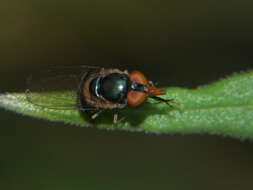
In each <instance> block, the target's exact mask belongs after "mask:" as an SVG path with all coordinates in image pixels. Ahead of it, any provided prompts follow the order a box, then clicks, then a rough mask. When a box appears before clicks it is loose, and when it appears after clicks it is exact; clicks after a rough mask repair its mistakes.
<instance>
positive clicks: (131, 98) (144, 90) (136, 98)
mask: <svg viewBox="0 0 253 190" xmlns="http://www.w3.org/2000/svg"><path fill="white" fill-rule="evenodd" d="M130 81H131V83H132V84H131V90H130V91H129V92H128V95H127V102H128V104H129V106H130V107H137V106H140V105H141V104H142V103H144V102H145V100H146V99H147V98H153V99H157V98H158V97H156V96H158V95H164V94H166V92H165V90H164V89H161V88H156V87H155V86H154V85H153V84H152V83H151V82H149V81H148V80H147V78H146V77H145V76H144V75H143V74H142V73H141V72H139V71H133V72H132V73H131V74H130ZM158 99H159V100H158V101H161V100H163V99H161V98H158ZM164 101H165V100H164Z"/></svg>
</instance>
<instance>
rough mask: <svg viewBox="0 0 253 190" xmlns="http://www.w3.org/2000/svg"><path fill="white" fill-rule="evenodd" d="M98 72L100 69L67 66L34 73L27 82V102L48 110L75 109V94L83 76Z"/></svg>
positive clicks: (77, 106) (76, 106) (76, 98)
mask: <svg viewBox="0 0 253 190" xmlns="http://www.w3.org/2000/svg"><path fill="white" fill-rule="evenodd" d="M99 70H100V67H92V66H73V67H72V66H69V67H53V68H50V69H48V70H45V71H40V72H34V73H33V74H32V76H30V77H29V78H28V80H27V90H26V98H27V101H29V102H30V103H32V104H34V105H36V106H40V107H45V108H49V109H60V110H66V109H77V108H79V105H78V95H77V92H78V89H79V85H80V82H81V80H82V78H83V76H85V75H86V74H87V73H88V72H98V71H99Z"/></svg>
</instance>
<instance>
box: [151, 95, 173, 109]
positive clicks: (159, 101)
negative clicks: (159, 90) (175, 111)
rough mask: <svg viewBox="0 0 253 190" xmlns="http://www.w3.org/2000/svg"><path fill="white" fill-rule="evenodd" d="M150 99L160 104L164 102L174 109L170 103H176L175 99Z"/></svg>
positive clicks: (154, 97)
mask: <svg viewBox="0 0 253 190" xmlns="http://www.w3.org/2000/svg"><path fill="white" fill-rule="evenodd" d="M150 98H152V99H154V100H156V101H157V102H158V103H162V102H164V103H166V104H167V105H168V106H170V107H172V105H171V104H170V103H171V102H173V101H174V99H163V98H160V97H158V96H153V97H150Z"/></svg>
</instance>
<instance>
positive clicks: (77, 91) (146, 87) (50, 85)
mask: <svg viewBox="0 0 253 190" xmlns="http://www.w3.org/2000/svg"><path fill="white" fill-rule="evenodd" d="M164 94H166V93H165V90H163V89H160V88H156V87H155V86H154V84H153V83H152V82H151V81H148V80H147V78H146V77H145V76H144V74H142V73H141V72H139V71H133V72H131V73H128V71H126V70H125V71H122V70H119V69H105V68H101V67H92V66H80V67H61V68H57V67H56V68H55V69H50V70H48V71H46V72H45V73H43V72H42V73H40V74H37V75H36V77H35V78H34V77H30V78H29V79H28V88H27V90H26V97H27V100H28V101H29V102H30V103H32V104H34V105H36V106H41V107H45V108H48V109H60V110H65V109H79V110H80V111H81V112H85V113H86V114H88V115H90V117H91V118H92V119H95V118H97V117H98V116H99V114H101V113H102V112H103V111H105V110H112V111H113V112H114V117H113V122H114V123H117V122H118V121H119V120H118V111H119V110H120V109H123V108H125V107H126V106H130V107H132V108H135V107H138V106H140V105H141V104H143V103H144V102H145V101H146V100H147V98H152V99H154V100H156V101H157V102H159V103H160V102H163V103H166V104H168V105H170V102H171V101H173V99H163V98H161V97H158V96H159V95H164Z"/></svg>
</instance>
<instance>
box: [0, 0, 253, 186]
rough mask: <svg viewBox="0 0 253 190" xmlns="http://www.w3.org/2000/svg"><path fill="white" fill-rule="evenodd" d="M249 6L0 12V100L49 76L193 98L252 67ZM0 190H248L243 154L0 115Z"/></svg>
mask: <svg viewBox="0 0 253 190" xmlns="http://www.w3.org/2000/svg"><path fill="white" fill-rule="evenodd" d="M252 10H253V1H251V0H242V1H235V0H230V1H228V0H219V1H218V0H204V1H203V0H193V1H187V0H170V1H162V0H148V1H144V0H128V1H127V0H120V1H116V0H107V1H103V0H85V1H84V0H73V1H67V0H61V1H59V0H43V1H42V0H41V1H32V0H23V1H19V0H12V1H8V2H7V1H2V2H1V3H0V26H1V27H0V92H23V91H24V88H25V79H26V77H27V76H28V75H30V74H34V73H35V74H36V72H37V71H40V70H43V69H45V68H48V67H50V66H52V65H53V66H54V65H81V64H84V65H87V64H88V65H100V66H104V67H116V68H117V67H120V68H126V69H128V70H132V69H139V70H141V71H143V72H144V73H145V74H146V75H147V76H148V77H149V78H150V79H152V80H154V81H156V82H159V84H160V86H178V87H186V88H194V87H197V86H199V85H205V84H209V83H212V82H214V81H217V80H218V79H220V78H224V77H226V76H229V75H231V74H232V73H234V72H240V71H248V70H250V69H252V68H253V54H252V50H253V12H252ZM0 122H1V125H0V151H1V153H0V189H4V190H9V189H26V190H27V189H36V190H39V189H47V190H50V189H52V190H56V189H61V190H65V189H78V190H79V189H110V190H111V189H252V188H253V182H252V178H253V174H252V171H253V163H252V161H253V150H252V148H253V145H252V143H250V142H248V141H247V142H241V141H239V140H235V139H231V138H224V137H216V136H210V135H201V136H200V135H191V136H171V135H161V136H156V135H145V134H141V133H126V132H117V131H116V132H112V131H109V132H108V131H103V130H98V129H93V128H77V127H71V126H67V125H63V124H62V123H50V122H47V121H42V120H36V119H32V118H29V117H21V116H19V115H15V114H13V113H10V112H6V111H3V110H0Z"/></svg>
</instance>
